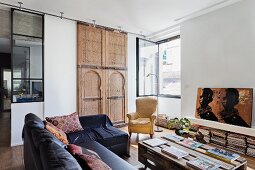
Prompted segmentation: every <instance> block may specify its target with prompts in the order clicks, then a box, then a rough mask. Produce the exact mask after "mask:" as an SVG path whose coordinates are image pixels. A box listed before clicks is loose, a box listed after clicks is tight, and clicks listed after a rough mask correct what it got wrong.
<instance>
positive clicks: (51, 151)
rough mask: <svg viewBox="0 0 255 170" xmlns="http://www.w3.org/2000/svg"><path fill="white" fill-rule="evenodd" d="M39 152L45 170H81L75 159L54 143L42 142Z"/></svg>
mask: <svg viewBox="0 0 255 170" xmlns="http://www.w3.org/2000/svg"><path fill="white" fill-rule="evenodd" d="M39 150H40V157H41V161H42V165H43V169H45V170H82V168H81V166H80V165H79V163H78V162H77V161H76V159H75V158H74V157H73V156H72V155H71V154H70V153H69V152H68V151H66V150H65V149H64V148H62V147H61V146H59V145H58V144H56V143H55V142H52V141H45V142H42V143H41V144H40V146H39Z"/></svg>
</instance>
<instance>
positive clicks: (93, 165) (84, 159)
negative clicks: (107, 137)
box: [78, 154, 111, 170]
mask: <svg viewBox="0 0 255 170" xmlns="http://www.w3.org/2000/svg"><path fill="white" fill-rule="evenodd" d="M78 162H79V163H80V165H81V166H82V167H86V166H88V167H89V168H90V169H92V170H111V168H110V167H109V166H108V165H107V164H106V163H104V162H103V161H102V160H101V159H99V158H97V157H96V156H95V155H87V154H80V155H78Z"/></svg>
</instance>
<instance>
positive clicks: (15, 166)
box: [0, 112, 24, 170]
mask: <svg viewBox="0 0 255 170" xmlns="http://www.w3.org/2000/svg"><path fill="white" fill-rule="evenodd" d="M10 129H11V114H10V112H3V113H0V169H1V170H20V169H21V170H22V169H24V163H23V147H22V146H17V147H10V139H11V132H10Z"/></svg>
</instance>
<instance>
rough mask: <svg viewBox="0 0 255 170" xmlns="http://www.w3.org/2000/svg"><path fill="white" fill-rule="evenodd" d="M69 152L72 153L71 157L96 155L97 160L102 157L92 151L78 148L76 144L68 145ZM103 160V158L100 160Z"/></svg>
mask: <svg viewBox="0 0 255 170" xmlns="http://www.w3.org/2000/svg"><path fill="white" fill-rule="evenodd" d="M67 150H68V151H69V152H70V153H71V155H73V156H75V155H80V154H86V155H94V156H96V157H97V158H100V156H99V155H98V154H97V153H96V152H94V151H92V150H90V149H87V148H82V147H80V146H77V145H75V144H69V145H67ZM100 159H101V158H100Z"/></svg>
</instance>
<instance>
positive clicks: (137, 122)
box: [129, 118, 151, 125]
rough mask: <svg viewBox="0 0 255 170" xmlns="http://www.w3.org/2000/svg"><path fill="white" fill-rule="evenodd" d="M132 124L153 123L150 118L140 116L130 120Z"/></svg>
mask: <svg viewBox="0 0 255 170" xmlns="http://www.w3.org/2000/svg"><path fill="white" fill-rule="evenodd" d="M129 124H131V125H150V124H151V120H150V118H138V119H135V120H130V123H129Z"/></svg>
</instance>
